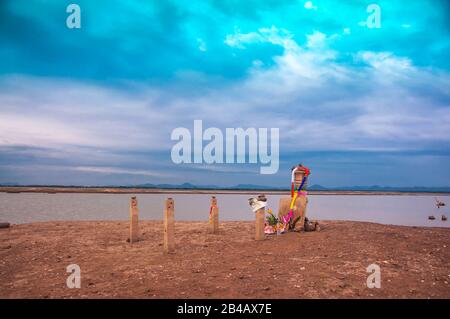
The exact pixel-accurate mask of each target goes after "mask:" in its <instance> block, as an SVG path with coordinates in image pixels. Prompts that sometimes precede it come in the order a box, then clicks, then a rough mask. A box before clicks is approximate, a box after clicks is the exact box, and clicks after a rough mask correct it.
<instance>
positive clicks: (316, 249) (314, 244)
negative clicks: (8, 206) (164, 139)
mask: <svg viewBox="0 0 450 319" xmlns="http://www.w3.org/2000/svg"><path fill="white" fill-rule="evenodd" d="M128 225H129V224H128V222H105V221H100V222H45V223H33V224H23V225H13V226H12V227H11V228H10V229H0V297H1V298H120V297H123V298H450V285H449V282H450V249H449V245H450V229H444V228H415V227H401V226H386V225H379V224H372V223H361V222H339V221H323V222H321V225H322V231H320V232H311V233H288V234H284V235H280V236H277V235H271V236H267V237H266V239H265V240H264V241H259V242H257V241H255V240H253V236H254V223H252V222H223V223H221V224H220V233H219V234H208V231H207V229H208V227H207V223H204V222H176V224H175V237H176V251H175V252H174V253H173V254H169V255H164V254H163V253H162V251H163V247H162V243H163V224H162V222H161V221H144V222H140V227H141V229H140V230H141V237H142V240H141V241H139V242H137V243H134V244H130V243H127V242H126V239H127V237H128ZM70 264H78V265H79V266H80V268H81V288H80V289H69V288H67V286H66V279H67V277H68V276H69V273H67V272H66V267H67V266H68V265H70ZM370 264H378V265H379V266H380V267H381V288H380V289H377V288H373V289H369V288H367V285H366V280H367V277H368V275H369V273H367V272H366V268H367V266H369V265H370Z"/></svg>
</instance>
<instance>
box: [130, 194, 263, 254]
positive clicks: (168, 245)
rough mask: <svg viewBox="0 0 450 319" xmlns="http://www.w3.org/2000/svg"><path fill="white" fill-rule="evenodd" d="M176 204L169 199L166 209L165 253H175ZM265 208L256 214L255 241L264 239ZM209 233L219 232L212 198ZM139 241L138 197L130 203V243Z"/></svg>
mask: <svg viewBox="0 0 450 319" xmlns="http://www.w3.org/2000/svg"><path fill="white" fill-rule="evenodd" d="M174 213H175V202H174V200H173V199H172V198H170V197H169V198H167V199H166V203H165V207H164V253H171V252H174V251H175V234H174V233H175V219H174ZM265 213H266V212H265V208H264V207H263V208H261V209H259V210H258V211H257V212H256V220H255V226H256V227H255V228H256V231H255V240H263V239H264V226H265V225H264V220H265ZM208 227H209V229H208V230H209V232H210V233H212V234H216V233H218V232H219V207H218V206H217V198H216V197H215V196H212V197H211V206H210V210H209V226H208ZM138 240H139V209H138V205H137V199H136V197H131V202H130V243H134V242H137V241H138Z"/></svg>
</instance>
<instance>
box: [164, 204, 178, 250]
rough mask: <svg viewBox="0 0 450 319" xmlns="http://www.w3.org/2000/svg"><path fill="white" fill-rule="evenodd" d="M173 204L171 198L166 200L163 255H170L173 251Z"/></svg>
mask: <svg viewBox="0 0 450 319" xmlns="http://www.w3.org/2000/svg"><path fill="white" fill-rule="evenodd" d="M174 210H175V204H174V201H173V199H172V198H168V199H167V200H166V206H165V208H164V253H165V254H168V253H172V252H173V251H174V250H175V234H174V231H175V225H174Z"/></svg>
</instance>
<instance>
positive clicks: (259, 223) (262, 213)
mask: <svg viewBox="0 0 450 319" xmlns="http://www.w3.org/2000/svg"><path fill="white" fill-rule="evenodd" d="M262 196H263V195H262ZM265 217H266V208H265V207H263V208H261V209H258V210H257V211H256V213H255V218H256V220H255V227H256V232H255V240H264V226H265V223H264V219H265Z"/></svg>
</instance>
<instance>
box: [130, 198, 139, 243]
mask: <svg viewBox="0 0 450 319" xmlns="http://www.w3.org/2000/svg"><path fill="white" fill-rule="evenodd" d="M138 216H139V210H138V207H137V199H136V196H133V197H131V201H130V243H134V242H137V241H138V240H139V221H138Z"/></svg>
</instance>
